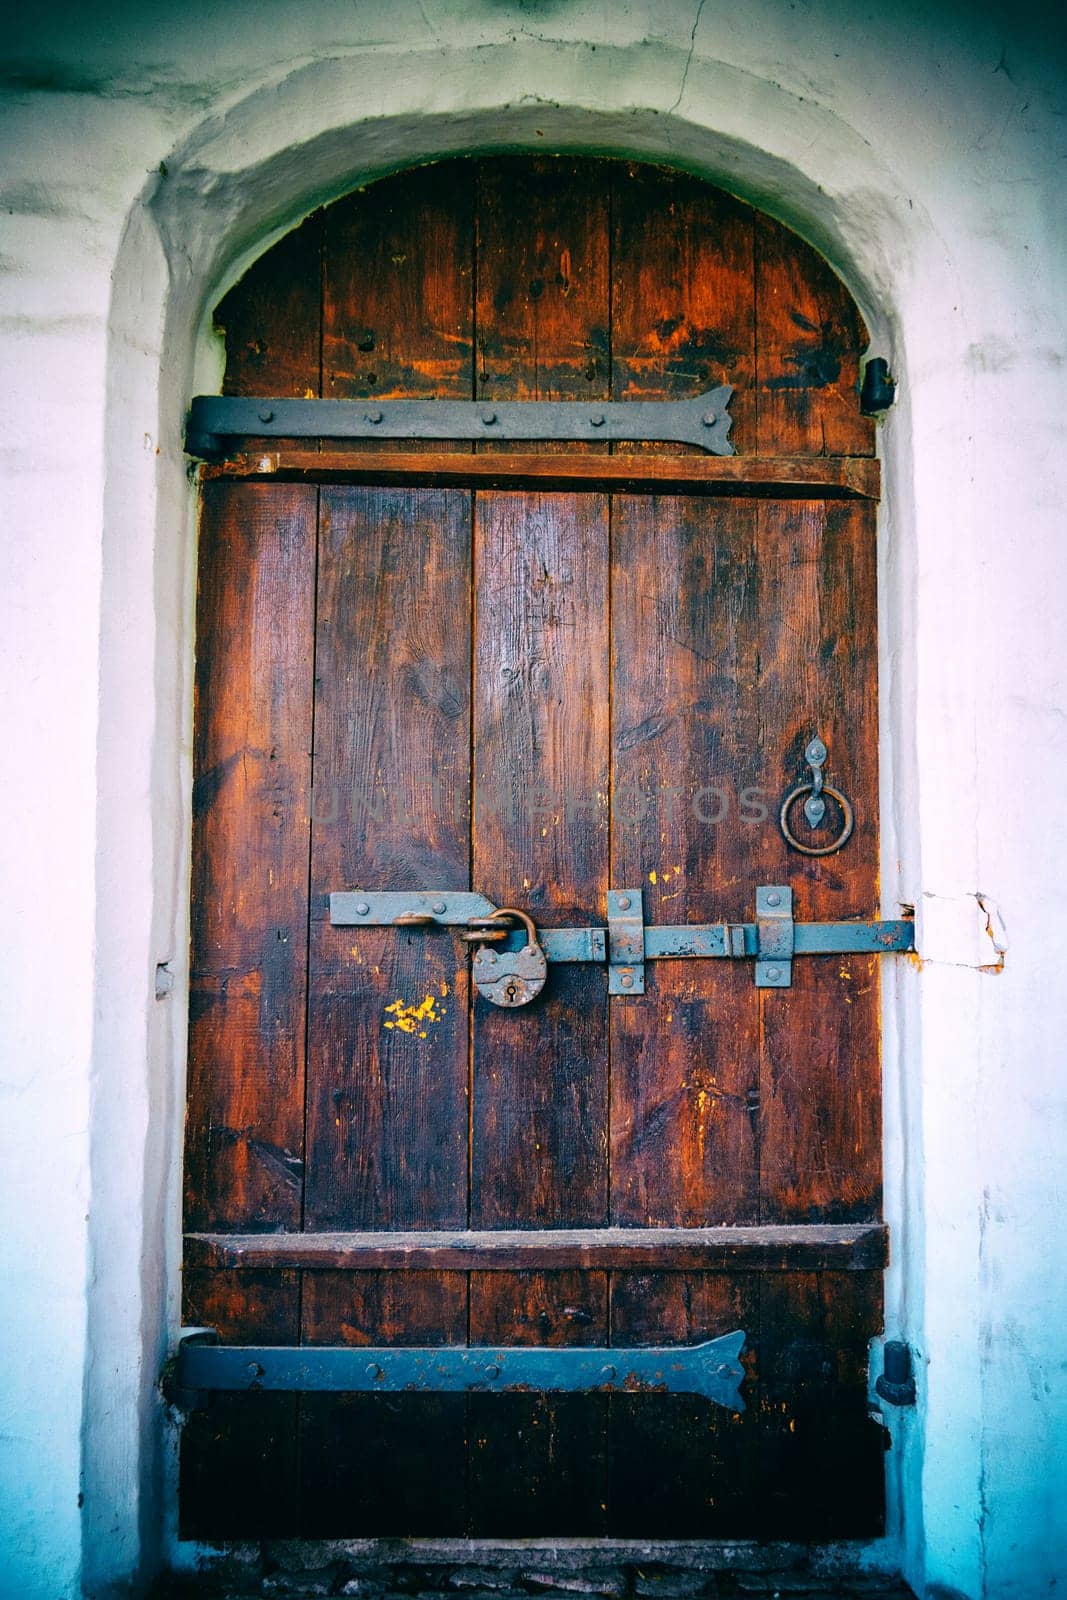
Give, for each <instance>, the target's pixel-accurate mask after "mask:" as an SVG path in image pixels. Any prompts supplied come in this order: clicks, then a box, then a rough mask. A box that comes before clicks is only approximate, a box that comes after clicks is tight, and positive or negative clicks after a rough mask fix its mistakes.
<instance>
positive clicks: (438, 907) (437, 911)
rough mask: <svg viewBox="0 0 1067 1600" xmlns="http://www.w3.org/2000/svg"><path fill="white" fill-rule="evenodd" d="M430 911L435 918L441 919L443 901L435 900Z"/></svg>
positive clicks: (443, 907)
mask: <svg viewBox="0 0 1067 1600" xmlns="http://www.w3.org/2000/svg"><path fill="white" fill-rule="evenodd" d="M430 910H431V911H432V912H433V914H434V916H435V917H443V916H444V914H445V903H444V901H443V900H435V901H434V903H433V905H432V906H431V907H430Z"/></svg>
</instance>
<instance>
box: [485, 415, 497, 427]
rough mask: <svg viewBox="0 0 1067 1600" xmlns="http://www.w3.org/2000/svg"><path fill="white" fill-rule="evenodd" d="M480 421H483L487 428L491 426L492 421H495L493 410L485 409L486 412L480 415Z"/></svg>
mask: <svg viewBox="0 0 1067 1600" xmlns="http://www.w3.org/2000/svg"><path fill="white" fill-rule="evenodd" d="M482 421H483V422H484V423H485V426H486V427H487V428H491V427H492V426H493V423H494V422H495V421H496V412H495V411H486V412H484V413H483V415H482Z"/></svg>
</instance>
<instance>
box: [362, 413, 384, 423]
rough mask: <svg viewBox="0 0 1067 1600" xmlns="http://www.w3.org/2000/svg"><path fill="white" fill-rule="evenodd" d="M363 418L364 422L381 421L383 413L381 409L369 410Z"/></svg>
mask: <svg viewBox="0 0 1067 1600" xmlns="http://www.w3.org/2000/svg"><path fill="white" fill-rule="evenodd" d="M363 420H364V422H381V420H382V414H381V412H380V411H367V412H365V413H364V417H363Z"/></svg>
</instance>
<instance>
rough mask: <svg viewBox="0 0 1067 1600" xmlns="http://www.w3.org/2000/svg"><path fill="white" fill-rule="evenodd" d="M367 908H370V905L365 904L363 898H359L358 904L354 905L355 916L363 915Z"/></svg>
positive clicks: (365, 913)
mask: <svg viewBox="0 0 1067 1600" xmlns="http://www.w3.org/2000/svg"><path fill="white" fill-rule="evenodd" d="M369 910H370V906H369V905H368V904H367V902H366V901H365V900H361V901H360V902H359V905H358V906H357V907H356V916H357V917H365V916H366V915H367V912H368V911H369Z"/></svg>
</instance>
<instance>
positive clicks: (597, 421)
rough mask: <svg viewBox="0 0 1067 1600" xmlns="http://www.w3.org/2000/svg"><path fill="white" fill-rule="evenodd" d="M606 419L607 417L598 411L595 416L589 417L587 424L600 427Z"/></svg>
mask: <svg viewBox="0 0 1067 1600" xmlns="http://www.w3.org/2000/svg"><path fill="white" fill-rule="evenodd" d="M606 420H607V419H606V418H605V417H604V416H603V415H602V414H601V413H599V412H598V413H597V415H596V416H595V417H590V418H589V426H590V427H591V428H602V427H603V426H604V423H605V421H606Z"/></svg>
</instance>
